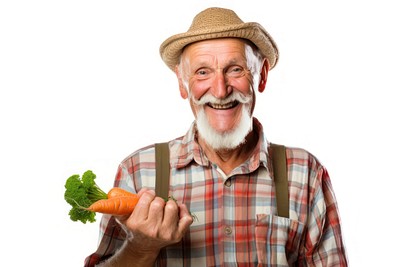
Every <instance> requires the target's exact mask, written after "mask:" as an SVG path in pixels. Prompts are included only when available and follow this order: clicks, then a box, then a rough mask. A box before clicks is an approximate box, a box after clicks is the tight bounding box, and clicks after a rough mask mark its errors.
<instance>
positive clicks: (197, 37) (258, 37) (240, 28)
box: [160, 22, 279, 71]
mask: <svg viewBox="0 0 400 267" xmlns="http://www.w3.org/2000/svg"><path fill="white" fill-rule="evenodd" d="M218 38H241V39H247V40H249V41H250V42H252V43H253V44H254V45H255V46H257V47H258V48H259V49H260V52H261V53H262V54H263V55H264V56H265V57H266V58H267V60H268V63H269V69H272V68H273V67H275V65H276V63H277V62H278V59H279V52H278V48H277V46H276V44H275V42H274V40H273V39H272V37H271V36H270V35H269V34H268V32H267V31H266V30H265V29H264V28H263V27H262V26H261V25H260V24H258V23H256V22H247V23H242V24H237V25H233V26H221V27H215V28H213V29H212V30H210V29H201V30H195V31H189V32H186V33H181V34H176V35H173V36H171V37H170V38H168V39H167V40H165V41H164V42H163V43H162V44H161V46H160V55H161V58H162V59H163V61H164V62H165V64H166V65H167V66H168V67H169V68H170V69H171V70H173V71H174V70H175V66H176V65H178V64H179V60H180V56H181V54H182V51H183V49H184V48H185V46H187V45H189V44H191V43H195V42H199V41H204V40H210V39H218Z"/></svg>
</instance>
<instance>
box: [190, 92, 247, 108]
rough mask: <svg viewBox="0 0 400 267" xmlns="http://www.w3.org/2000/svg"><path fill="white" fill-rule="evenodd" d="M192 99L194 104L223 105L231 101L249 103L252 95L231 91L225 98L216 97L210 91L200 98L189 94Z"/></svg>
mask: <svg viewBox="0 0 400 267" xmlns="http://www.w3.org/2000/svg"><path fill="white" fill-rule="evenodd" d="M191 98H192V101H193V103H194V104H195V105H198V106H202V105H206V104H216V105H225V104H228V103H231V102H235V101H237V102H239V103H242V104H248V103H250V101H251V99H252V95H245V94H242V93H240V92H236V91H234V92H232V94H230V95H229V96H227V97H225V98H217V97H215V96H213V95H211V94H210V93H208V94H206V95H204V96H202V97H201V98H200V99H195V98H194V97H193V96H191Z"/></svg>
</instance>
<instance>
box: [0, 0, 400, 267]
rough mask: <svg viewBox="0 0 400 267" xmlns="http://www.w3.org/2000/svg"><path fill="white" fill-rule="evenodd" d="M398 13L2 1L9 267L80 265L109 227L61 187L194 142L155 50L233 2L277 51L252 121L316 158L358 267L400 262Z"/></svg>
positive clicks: (0, 184) (2, 173)
mask: <svg viewBox="0 0 400 267" xmlns="http://www.w3.org/2000/svg"><path fill="white" fill-rule="evenodd" d="M395 2H396V1H388V0H379V1H378V0H376V1H368V0H367V1H366V0H362V1H361V0H360V1H356V0H339V1H322V0H315V1H311V0H303V1H248V0H247V1H204V0H203V1H194V0H192V1H188V0H185V1H173V0H170V1H141V2H138V1H133V0H132V1H101V0H95V1H94V0H93V1H87V0H79V1H75V0H68V1H58V0H49V1H44V0H37V1H18V0H15V1H2V2H1V3H0V90H1V91H0V122H1V129H0V178H1V179H0V189H1V193H0V199H1V200H0V201H1V202H0V203H1V207H2V208H1V215H0V216H1V220H0V223H1V231H2V234H1V238H0V240H1V241H0V242H1V247H2V251H1V255H2V259H1V261H2V262H8V261H10V262H13V264H11V265H12V266H29V265H33V266H68V267H71V266H82V265H83V260H84V258H85V257H86V256H87V255H88V254H90V253H91V252H93V251H94V250H95V248H96V244H97V233H98V222H99V220H98V221H97V222H96V223H94V224H86V225H84V224H81V223H80V222H72V221H70V220H69V217H68V215H67V213H68V211H69V206H68V205H67V204H66V203H65V202H64V199H63V194H64V182H65V180H66V178H68V177H69V176H70V175H72V174H82V173H83V172H84V171H85V170H87V169H91V170H93V171H94V172H95V173H96V174H97V176H98V179H97V182H98V184H99V185H101V186H102V187H103V188H104V189H107V188H110V187H111V186H112V182H113V179H114V175H115V171H116V169H117V165H118V163H119V162H120V161H121V160H122V159H123V158H124V157H125V156H127V155H128V154H130V153H131V152H133V151H134V150H136V149H138V148H140V147H142V146H145V145H148V144H151V143H154V142H160V141H166V140H169V139H172V138H174V137H177V136H180V135H182V134H184V133H185V131H186V130H187V129H188V127H189V124H190V123H191V121H192V114H191V111H190V109H189V107H188V103H187V102H186V101H184V100H182V99H181V98H180V96H179V91H178V86H177V82H176V80H175V76H174V75H173V73H172V72H171V71H170V70H169V69H168V68H167V67H166V66H165V65H164V63H163V62H162V61H161V59H160V57H159V54H158V48H159V45H160V44H161V42H162V41H164V40H165V39H166V38H167V37H169V36H170V35H172V34H175V33H180V32H184V31H186V30H187V28H188V27H189V25H190V23H191V20H192V17H193V16H194V15H195V14H197V13H198V12H199V11H200V10H202V9H203V8H205V7H209V6H222V7H229V8H233V9H234V10H235V11H236V12H237V13H238V14H239V16H240V17H241V18H242V19H243V20H244V21H247V22H249V21H257V22H259V23H261V24H263V25H264V26H265V28H266V29H267V30H268V31H269V32H270V34H271V35H272V36H273V37H274V39H275V41H276V42H277V44H278V47H279V49H280V53H281V57H280V61H279V63H278V65H277V67H276V68H275V69H274V70H272V71H271V72H270V74H269V82H268V84H267V90H266V92H265V93H263V94H258V95H257V97H258V98H257V107H256V110H255V116H256V117H257V118H259V120H260V121H261V122H262V123H263V124H264V128H265V131H266V134H267V137H268V139H269V140H270V141H273V142H276V143H282V144H285V145H290V146H298V147H303V148H306V149H307V150H309V151H311V152H312V153H313V154H315V155H316V156H317V157H318V158H319V159H320V160H321V161H322V163H323V164H324V165H325V166H326V167H327V168H328V170H329V172H330V176H331V179H332V183H333V186H334V189H335V193H336V196H337V199H338V201H339V208H340V213H341V217H342V222H343V232H344V235H345V241H346V245H347V248H348V254H349V259H350V262H351V265H352V266H394V265H395V264H396V263H395V260H396V259H397V258H398V257H397V256H398V251H397V250H398V249H397V248H398V244H397V243H398V242H397V241H398V240H399V238H400V235H399V231H398V221H397V220H396V219H395V216H396V213H397V212H398V211H397V210H396V209H398V207H396V206H395V204H397V202H398V200H397V195H398V194H399V192H398V187H397V186H398V182H397V180H398V178H399V174H398V170H397V168H396V167H398V166H397V164H398V163H397V161H398V160H397V158H398V154H397V150H398V149H399V148H400V147H399V145H400V144H399V140H398V136H399V134H400V132H399V130H398V125H397V124H398V115H399V111H400V110H399V107H398V100H399V98H398V94H397V92H396V91H398V90H399V89H400V86H399V85H400V83H399V78H398V72H399V62H400V53H399V47H400V41H399V38H398V32H399V30H398V25H400V19H399V16H398V9H397V8H396V5H395ZM98 218H100V217H98Z"/></svg>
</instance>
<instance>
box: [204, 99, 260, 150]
mask: <svg viewBox="0 0 400 267" xmlns="http://www.w3.org/2000/svg"><path fill="white" fill-rule="evenodd" d="M196 126H197V131H198V133H199V135H200V136H201V138H202V139H203V140H204V141H205V142H206V143H207V144H208V145H209V146H211V147H212V148H213V149H215V150H226V149H228V150H232V149H235V148H237V147H239V146H240V145H241V144H243V143H245V142H246V136H247V135H248V134H249V133H250V132H251V130H252V129H253V120H252V117H251V115H250V113H249V110H248V108H246V105H244V106H243V108H242V114H241V118H240V121H239V124H238V125H236V127H235V128H234V129H232V130H230V131H225V132H220V131H217V130H215V129H214V128H213V127H212V126H211V125H210V123H209V122H208V118H207V116H206V115H205V112H204V109H200V110H199V112H198V114H197V119H196Z"/></svg>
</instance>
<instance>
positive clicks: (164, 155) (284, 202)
mask: <svg viewBox="0 0 400 267" xmlns="http://www.w3.org/2000/svg"><path fill="white" fill-rule="evenodd" d="M155 149H156V186H155V191H156V195H157V196H159V197H162V198H164V199H167V198H168V197H169V195H168V194H169V175H170V173H169V171H170V170H169V147H168V142H165V143H156V144H155ZM270 153H271V159H272V168H273V176H274V182H275V194H276V206H277V209H278V216H280V217H286V218H289V187H288V178H287V162H286V147H285V146H282V145H277V144H271V146H270Z"/></svg>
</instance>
